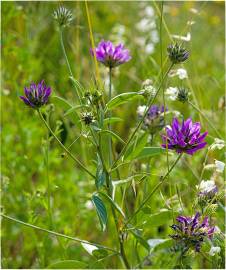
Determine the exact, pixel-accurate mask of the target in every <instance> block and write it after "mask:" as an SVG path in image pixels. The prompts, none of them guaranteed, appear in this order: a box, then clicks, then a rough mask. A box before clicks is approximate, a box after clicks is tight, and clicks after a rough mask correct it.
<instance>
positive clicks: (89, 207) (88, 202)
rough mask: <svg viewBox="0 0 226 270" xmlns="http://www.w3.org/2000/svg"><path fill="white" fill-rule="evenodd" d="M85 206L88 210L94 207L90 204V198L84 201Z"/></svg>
mask: <svg viewBox="0 0 226 270" xmlns="http://www.w3.org/2000/svg"><path fill="white" fill-rule="evenodd" d="M85 207H86V208H87V209H89V210H91V209H93V208H94V207H93V204H92V202H91V201H90V200H88V201H86V203H85Z"/></svg>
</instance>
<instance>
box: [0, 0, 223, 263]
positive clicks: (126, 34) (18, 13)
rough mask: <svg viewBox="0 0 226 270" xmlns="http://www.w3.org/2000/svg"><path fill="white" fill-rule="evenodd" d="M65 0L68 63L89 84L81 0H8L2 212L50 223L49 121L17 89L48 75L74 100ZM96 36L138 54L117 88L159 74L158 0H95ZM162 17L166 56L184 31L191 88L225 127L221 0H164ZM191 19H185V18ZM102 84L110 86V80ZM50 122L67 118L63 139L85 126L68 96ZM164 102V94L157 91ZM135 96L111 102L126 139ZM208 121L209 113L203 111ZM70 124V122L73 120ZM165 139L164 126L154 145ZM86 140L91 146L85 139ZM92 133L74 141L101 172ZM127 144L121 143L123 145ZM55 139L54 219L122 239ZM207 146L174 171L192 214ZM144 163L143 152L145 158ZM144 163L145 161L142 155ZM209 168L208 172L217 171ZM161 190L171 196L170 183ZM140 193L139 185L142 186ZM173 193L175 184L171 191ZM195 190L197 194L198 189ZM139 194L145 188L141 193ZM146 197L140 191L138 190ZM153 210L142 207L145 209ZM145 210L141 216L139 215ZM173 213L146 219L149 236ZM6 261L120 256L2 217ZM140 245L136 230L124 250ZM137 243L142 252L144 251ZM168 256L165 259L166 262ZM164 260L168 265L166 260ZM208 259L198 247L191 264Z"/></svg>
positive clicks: (89, 234)
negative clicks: (62, 23)
mask: <svg viewBox="0 0 226 270" xmlns="http://www.w3.org/2000/svg"><path fill="white" fill-rule="evenodd" d="M59 4H63V5H64V6H65V7H67V8H69V9H71V10H72V12H73V15H74V17H75V19H74V20H73V23H72V25H71V26H70V27H68V28H66V29H65V31H64V40H65V46H66V50H67V54H68V58H69V61H70V63H71V66H72V69H73V74H74V77H75V78H76V79H77V80H79V81H80V82H81V83H82V84H83V85H84V86H85V88H87V89H89V88H90V87H91V85H92V82H91V79H92V80H93V79H94V77H95V69H94V64H93V59H92V57H90V52H89V49H90V47H91V46H90V39H89V29H88V23H87V16H86V11H85V4H84V2H76V1H74V2H70V1H66V2H48V1H47V2H44V1H43V2H41V1H40V2H38V1H24V2H17V1H14V2H5V1H4V2H2V3H1V16H2V29H1V30H2V32H1V33H2V36H1V41H2V67H3V69H2V89H1V90H2V91H1V98H2V111H1V112H2V206H3V211H4V213H6V214H8V215H11V216H13V217H16V218H18V219H20V220H22V221H25V222H29V223H32V224H36V225H38V226H40V227H43V228H49V224H48V214H47V211H46V182H47V181H46V168H45V160H44V147H45V146H44V143H45V142H44V139H45V137H46V134H47V132H46V129H45V127H44V126H42V125H41V123H40V120H39V119H38V117H37V115H36V113H35V112H34V111H32V110H30V109H29V108H27V107H25V106H24V104H23V103H22V102H21V100H20V99H19V95H21V94H23V88H24V86H28V85H29V84H30V82H32V81H34V82H38V81H40V80H41V79H44V80H45V82H46V84H47V85H50V86H51V87H52V89H53V93H54V94H56V95H58V96H61V97H64V98H66V99H67V100H68V101H70V102H71V103H72V104H73V103H75V102H76V100H75V96H74V90H73V87H72V84H71V82H70V80H69V76H68V71H67V67H66V63H65V60H64V57H63V54H62V51H61V47H60V41H59V31H58V29H57V27H56V23H55V22H54V20H53V16H52V14H53V11H54V10H55V9H56V8H57V7H58V6H59ZM88 5H89V10H90V15H91V20H92V29H93V33H94V39H95V44H96V45H97V43H98V42H99V41H100V40H101V39H107V40H108V39H109V40H111V41H113V42H123V43H125V46H126V47H127V48H128V49H129V50H130V52H131V55H132V60H131V61H130V62H128V63H127V64H125V65H123V66H121V67H120V69H118V70H116V71H115V72H114V74H113V85H114V95H116V94H118V93H122V92H127V91H139V90H140V89H141V84H142V82H143V81H144V80H145V79H148V78H150V79H152V80H153V81H154V80H155V79H156V77H157V75H158V72H159V70H160V43H159V16H158V10H159V5H160V2H142V1H139V2H138V1H133V2H120V1H119V2H118V1H117V2H116V1H115V2H113V1H112V2H111V1H103V2H95V1H90V2H88ZM164 20H165V24H163V57H164V59H165V58H166V47H167V45H168V44H169V43H170V41H171V39H170V35H172V34H173V35H182V36H187V34H188V33H191V39H190V40H189V41H187V42H185V45H186V47H187V48H188V49H189V50H190V51H191V57H190V59H189V61H187V62H186V64H185V65H184V67H185V68H186V70H187V73H188V80H185V81H183V85H184V86H187V87H189V88H190V89H191V88H192V92H193V98H194V96H195V100H196V102H197V104H198V106H199V108H200V109H201V110H202V111H203V112H204V113H205V115H206V116H207V117H208V118H209V119H210V120H211V121H212V123H213V124H214V126H215V127H216V128H217V129H218V130H219V131H220V132H221V133H222V134H223V132H224V123H225V121H224V116H225V114H224V102H223V100H224V99H222V98H223V95H224V33H225V31H224V25H225V22H224V2H220V1H219V2H217V1H216V2H209V1H207V2H198V1H185V2H183V1H182V2H176V1H175V2H171V1H169V2H168V1H165V2H164ZM189 21H190V22H193V23H188V22H189ZM99 70H100V74H101V78H102V81H103V83H104V85H107V79H106V77H107V72H106V69H105V68H104V67H102V66H100V65H99ZM181 84H182V81H181V80H179V79H178V77H174V78H170V81H169V82H168V84H167V85H168V86H179V85H181ZM101 90H103V92H105V89H104V87H103V89H101ZM52 102H53V103H54V105H55V109H54V113H53V114H52V117H51V125H52V126H53V127H55V126H56V124H57V121H58V120H60V121H61V123H60V125H61V128H62V130H63V131H62V132H61V134H60V136H61V140H62V141H63V142H64V143H65V144H66V145H70V143H71V142H72V141H73V139H75V138H76V136H77V135H78V133H79V132H78V129H79V127H78V125H77V124H76V123H73V118H72V116H70V118H69V117H64V116H63V111H64V109H62V107H61V106H58V104H57V103H56V101H55V100H53V101H52ZM158 103H159V104H161V103H162V97H161V95H160V97H159V99H158ZM137 105H138V102H137V101H134V102H132V103H129V104H125V105H122V106H120V107H118V108H117V110H115V111H114V112H113V114H114V116H118V117H121V118H122V119H123V120H124V121H123V122H120V123H116V124H114V128H115V129H116V130H117V134H119V135H120V136H121V137H122V138H123V139H124V140H126V139H127V138H128V131H129V129H130V128H133V127H134V126H135V124H136V121H137V115H136V110H137ZM167 106H168V108H169V110H177V111H181V112H182V113H183V115H184V117H185V118H187V117H189V116H191V117H192V118H193V119H194V120H199V119H200V118H199V115H198V114H197V112H196V111H194V110H193V109H192V108H191V107H189V106H187V105H183V104H179V103H178V102H172V101H169V100H167ZM201 120H202V121H203V119H201ZM202 123H203V129H207V130H208V131H209V134H210V136H209V137H208V142H209V143H212V142H213V137H216V134H215V133H214V130H212V129H211V127H210V126H209V125H208V123H206V122H205V121H203V122H202ZM69 128H70V129H69ZM159 144H160V136H159V135H158V136H157V138H156V140H155V142H154V145H157V146H158V145H159ZM86 146H87V147H86ZM90 147H91V146H90V145H87V142H86V140H85V139H81V141H80V143H76V144H74V145H73V147H72V150H73V153H74V154H75V155H76V156H78V157H79V158H80V159H82V160H83V162H84V163H85V164H86V166H89V167H90V168H91V169H92V170H93V171H94V172H95V164H94V163H93V162H92V160H93V159H94V158H95V153H93V151H92V149H90ZM120 148H121V146H120V145H117V149H118V150H120ZM61 154H62V151H61V149H60V148H59V147H58V145H57V144H56V143H55V142H54V141H52V142H51V147H50V153H49V155H50V157H49V163H50V164H49V177H50V182H51V194H52V200H51V205H52V209H53V220H54V225H53V229H54V230H55V231H57V232H62V233H64V234H67V235H71V236H77V237H79V238H81V239H85V240H89V241H93V242H97V243H102V244H105V245H107V246H111V247H113V246H114V245H115V242H116V240H115V239H114V237H113V234H112V233H111V232H112V230H114V226H113V224H112V222H111V217H110V221H109V226H108V229H107V231H106V232H104V233H103V232H101V231H100V229H99V223H98V219H97V215H96V212H95V210H94V209H93V207H92V205H91V202H90V200H89V199H90V196H91V194H92V193H93V192H94V191H95V183H94V181H93V180H92V179H90V177H89V176H87V175H86V174H85V173H84V172H83V171H81V170H80V168H78V167H76V166H75V164H74V163H73V162H72V161H71V160H70V159H69V158H67V157H64V158H63V157H62V155H61ZM204 158H205V150H204V151H200V153H197V155H195V156H194V157H192V158H191V157H187V158H186V159H184V160H183V162H181V164H180V166H179V167H178V168H177V169H175V171H174V172H173V175H172V176H171V177H170V180H171V181H172V182H173V183H176V184H177V185H178V187H179V189H180V192H181V194H182V200H183V204H184V207H185V213H186V214H190V215H191V214H193V209H191V207H192V203H191V198H193V197H194V196H195V193H196V191H195V188H194V187H195V185H196V184H197V183H198V177H199V175H200V173H201V170H202V164H203V161H204ZM214 159H217V160H222V161H223V160H224V155H223V153H222V152H220V151H216V152H214V153H211V155H210V156H209V159H208V162H209V163H213V161H214ZM144 163H145V161H144ZM139 166H141V164H139ZM151 168H152V172H153V174H163V172H164V171H165V168H166V159H165V158H164V157H163V158H161V159H159V158H153V160H151ZM210 175H211V174H210V172H206V173H205V175H204V179H208V178H209V177H210ZM122 176H123V178H126V177H128V176H129V171H128V168H125V169H124V170H123V171H122ZM157 181H158V178H157V177H153V178H152V179H151V180H150V181H149V182H148V187H147V188H148V190H151V188H152V187H153V185H154V183H155V182H157ZM216 183H217V185H218V186H219V187H221V186H222V183H223V178H222V176H220V175H218V176H217V179H216ZM164 188H165V189H163V190H162V192H163V194H164V192H165V196H166V197H167V196H168V185H165V186H164ZM137 192H138V197H139V196H141V195H139V187H138V190H137ZM174 193H175V191H174ZM134 196H135V195H134V193H133V190H132V188H130V187H128V192H127V199H128V204H130V205H129V207H130V208H131V207H132V206H131V205H132V203H130V202H133V200H134ZM192 196H193V197H192ZM141 198H142V197H141ZM138 201H139V200H138ZM149 204H150V206H151V213H155V212H158V211H159V209H161V208H165V203H164V201H163V199H162V197H161V196H160V194H158V195H157V194H156V196H155V197H154V198H153V199H152V200H151V201H150V203H149ZM148 214H149V212H147V214H145V213H143V215H144V216H147V215H148ZM140 218H141V219H142V218H143V217H142V216H141V217H140ZM214 220H215V221H216V223H217V225H218V226H219V227H220V228H221V229H222V230H223V223H224V210H223V208H222V207H219V208H218V210H217V213H216V218H215V219H214ZM170 224H172V219H171V218H170V219H168V220H164V224H161V225H159V226H152V225H151V224H150V226H149V227H145V230H144V231H143V236H144V238H145V239H150V238H167V237H168V234H169V233H170V228H169V227H168V225H170ZM1 244H2V268H45V267H47V266H48V265H49V264H51V263H53V262H55V261H58V260H61V259H62V260H63V259H75V260H80V261H83V262H86V263H87V264H88V265H89V267H90V268H92V267H94V268H100V267H111V268H114V267H116V268H117V267H118V268H120V267H121V265H120V264H118V263H117V261H118V260H116V258H115V257H110V258H109V259H106V260H104V261H103V262H101V263H99V264H97V265H96V264H94V262H95V259H94V258H93V257H92V256H90V255H89V254H88V253H87V252H86V251H85V250H84V248H83V247H82V246H81V245H79V244H78V243H75V242H72V241H68V240H65V239H56V238H55V237H53V236H50V235H48V234H45V233H42V232H40V231H35V230H33V229H30V228H26V227H23V226H21V225H19V224H16V223H12V222H10V221H7V220H2V243H1ZM134 245H136V242H135V240H134V239H133V237H132V236H129V241H128V245H127V246H126V250H127V253H128V257H129V259H130V260H131V262H133V260H134V254H132V252H130V250H131V249H130V247H132V246H134ZM138 248H139V249H140V255H141V256H144V254H145V252H144V251H142V247H141V246H138ZM155 255H156V256H153V261H152V263H153V264H152V265H149V266H147V267H148V268H152V267H153V265H154V267H155V268H162V267H166V265H167V263H168V260H169V258H167V253H164V254H163V253H158V252H156V254H155ZM163 262H164V263H163ZM161 263H163V265H161ZM200 265H201V266H202V267H201V268H211V263H210V262H208V261H207V260H205V258H203V257H201V256H197V260H194V262H193V266H194V267H197V266H200Z"/></svg>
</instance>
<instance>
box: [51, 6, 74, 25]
mask: <svg viewBox="0 0 226 270" xmlns="http://www.w3.org/2000/svg"><path fill="white" fill-rule="evenodd" d="M53 18H54V19H55V20H56V21H57V22H58V24H59V26H60V27H65V26H68V25H69V24H70V23H71V21H72V20H73V15H72V13H71V11H70V10H69V9H67V8H65V7H59V8H58V9H57V10H55V11H54V13H53Z"/></svg>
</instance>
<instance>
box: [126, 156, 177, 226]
mask: <svg viewBox="0 0 226 270" xmlns="http://www.w3.org/2000/svg"><path fill="white" fill-rule="evenodd" d="M181 156H182V153H181V154H180V155H178V157H177V159H176V160H175V161H174V163H173V165H172V166H171V168H170V169H169V171H167V173H166V174H165V175H164V176H163V178H162V179H161V182H160V183H158V184H157V185H156V186H155V187H154V189H153V190H152V192H151V193H150V194H149V195H148V196H147V198H146V199H144V200H143V202H142V203H141V205H140V206H139V207H138V209H137V210H136V211H135V212H134V213H133V215H132V216H131V217H130V218H129V219H128V220H127V221H126V223H125V225H124V226H126V225H127V224H128V223H129V222H130V221H131V220H132V219H133V218H134V217H135V216H136V215H137V214H138V213H139V212H140V210H141V209H142V208H143V206H144V205H145V204H146V203H147V202H148V201H149V199H150V198H151V197H152V196H153V195H154V193H155V192H156V191H157V190H158V189H159V188H160V187H161V185H162V184H163V183H164V181H165V180H166V179H167V177H168V176H169V174H170V172H171V171H172V170H173V168H174V167H175V166H176V164H177V163H178V161H179V160H180V158H181Z"/></svg>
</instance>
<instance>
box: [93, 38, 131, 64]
mask: <svg viewBox="0 0 226 270" xmlns="http://www.w3.org/2000/svg"><path fill="white" fill-rule="evenodd" d="M91 54H92V55H94V54H95V55H96V58H97V61H99V62H101V63H102V64H104V65H105V66H107V67H109V68H114V67H116V66H119V65H121V64H124V63H126V62H128V61H129V60H130V59H131V56H130V54H129V51H128V50H126V49H125V48H124V45H123V44H121V43H120V44H118V45H117V46H114V45H113V44H112V43H111V41H104V40H102V41H101V42H100V43H99V44H98V46H97V48H95V49H91Z"/></svg>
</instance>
